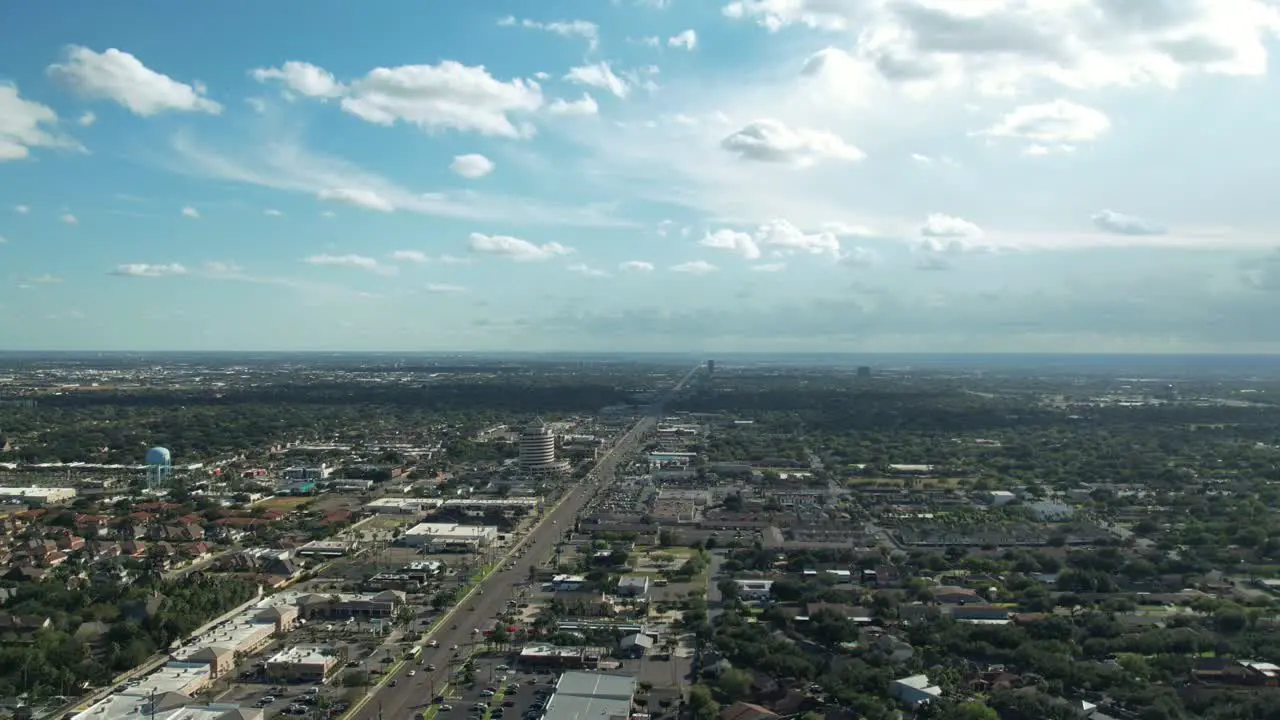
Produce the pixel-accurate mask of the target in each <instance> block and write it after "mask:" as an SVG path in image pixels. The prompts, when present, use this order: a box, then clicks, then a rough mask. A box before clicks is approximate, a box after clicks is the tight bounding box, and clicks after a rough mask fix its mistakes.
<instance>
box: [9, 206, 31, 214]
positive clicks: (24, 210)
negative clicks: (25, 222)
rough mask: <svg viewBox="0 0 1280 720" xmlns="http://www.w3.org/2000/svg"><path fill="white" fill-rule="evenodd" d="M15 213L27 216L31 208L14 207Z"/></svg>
mask: <svg viewBox="0 0 1280 720" xmlns="http://www.w3.org/2000/svg"><path fill="white" fill-rule="evenodd" d="M13 211H14V212H16V213H18V214H19V215H26V214H27V213H29V212H31V206H30V205H14V206H13Z"/></svg>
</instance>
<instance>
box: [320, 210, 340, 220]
mask: <svg viewBox="0 0 1280 720" xmlns="http://www.w3.org/2000/svg"><path fill="white" fill-rule="evenodd" d="M320 217H322V218H324V219H326V220H329V219H332V218H336V217H338V213H336V212H334V211H332V210H325V211H324V212H322V213H320Z"/></svg>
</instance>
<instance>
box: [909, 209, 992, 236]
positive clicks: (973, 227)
mask: <svg viewBox="0 0 1280 720" xmlns="http://www.w3.org/2000/svg"><path fill="white" fill-rule="evenodd" d="M920 234H921V235H923V236H925V237H929V238H980V237H982V228H980V227H978V225H977V224H976V223H972V222H970V221H968V220H965V219H964V218H961V217H955V216H954V215H945V214H943V213H932V214H930V215H929V217H928V218H926V219H925V222H924V225H922V226H920Z"/></svg>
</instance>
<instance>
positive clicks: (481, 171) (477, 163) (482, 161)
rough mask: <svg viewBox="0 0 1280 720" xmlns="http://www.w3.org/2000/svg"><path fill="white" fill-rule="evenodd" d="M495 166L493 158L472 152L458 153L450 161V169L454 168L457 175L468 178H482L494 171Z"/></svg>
mask: <svg viewBox="0 0 1280 720" xmlns="http://www.w3.org/2000/svg"><path fill="white" fill-rule="evenodd" d="M494 167H495V166H494V164H493V161H492V160H490V159H489V158H487V157H485V156H483V155H479V154H476V153H471V154H469V155H456V156H454V158H453V162H451V163H449V169H450V170H452V171H453V173H454V174H455V175H458V176H460V177H464V178H467V179H468V180H475V179H477V178H482V177H484V176H485V175H488V174H489V173H491V172H493V169H494Z"/></svg>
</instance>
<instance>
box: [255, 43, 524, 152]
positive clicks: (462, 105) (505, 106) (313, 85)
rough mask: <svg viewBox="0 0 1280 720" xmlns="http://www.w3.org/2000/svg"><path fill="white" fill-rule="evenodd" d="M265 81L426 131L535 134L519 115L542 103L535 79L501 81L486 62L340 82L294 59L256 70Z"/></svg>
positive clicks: (389, 70) (379, 120) (376, 72)
mask: <svg viewBox="0 0 1280 720" xmlns="http://www.w3.org/2000/svg"><path fill="white" fill-rule="evenodd" d="M252 74H253V76H254V77H255V78H256V79H257V80H259V81H261V82H267V81H274V82H280V83H281V84H283V85H284V86H285V88H286V89H287V90H288V91H290V92H292V93H295V94H297V95H301V96H303V97H310V98H317V99H340V101H341V107H342V109H343V110H344V111H346V112H348V113H350V114H352V115H354V116H356V117H358V118H360V119H361V120H364V121H366V122H369V123H373V124H376V125H395V124H396V123H401V122H402V123H406V124H409V125H414V126H416V127H418V128H420V129H422V130H424V131H426V132H431V133H434V132H439V131H444V130H456V131H459V132H471V133H477V134H480V135H491V136H495V137H506V138H523V137H529V136H531V135H532V134H533V132H534V131H533V128H532V127H531V126H529V125H528V124H527V123H520V122H518V117H519V116H521V115H524V114H528V113H532V112H534V111H536V110H538V109H539V108H540V107H542V104H543V98H542V90H541V88H539V87H538V84H537V83H536V82H532V81H529V80H524V79H520V78H516V79H513V80H508V81H504V80H499V79H497V78H495V77H494V76H493V75H491V74H490V73H489V71H488V70H487V69H485V67H484V66H483V65H464V64H462V63H460V62H456V61H453V60H445V61H442V62H440V63H438V64H436V65H399V66H396V67H379V68H374V69H373V70H370V71H369V72H368V73H366V74H365V75H364V76H362V77H359V78H356V79H354V80H351V81H349V82H342V81H340V80H338V78H336V77H335V76H334V75H333V74H332V73H330V72H329V71H328V70H325V69H324V68H321V67H318V66H316V65H313V64H311V63H307V62H303V61H297V60H292V61H289V62H286V63H285V64H283V65H281V66H280V67H279V68H261V69H258V70H254V71H253V73H252Z"/></svg>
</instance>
